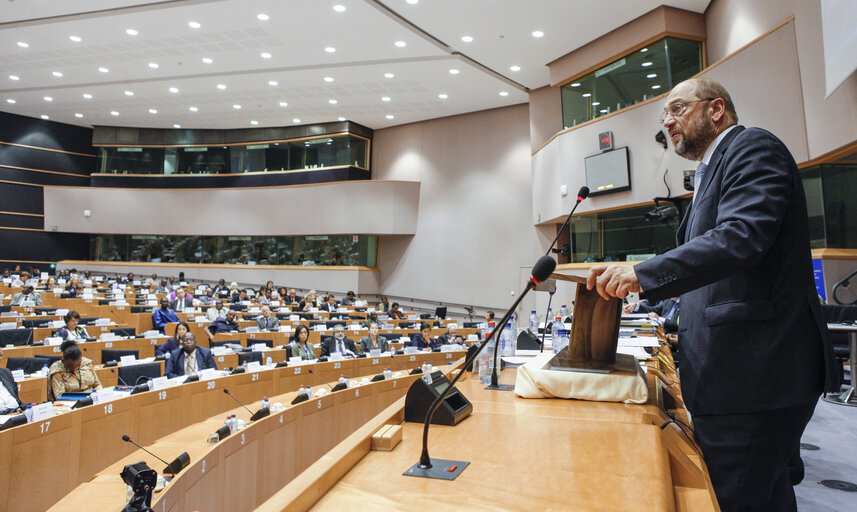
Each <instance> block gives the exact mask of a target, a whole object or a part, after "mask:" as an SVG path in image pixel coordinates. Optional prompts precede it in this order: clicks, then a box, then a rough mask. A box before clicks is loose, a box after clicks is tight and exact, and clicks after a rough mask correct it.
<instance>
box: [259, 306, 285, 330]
mask: <svg viewBox="0 0 857 512" xmlns="http://www.w3.org/2000/svg"><path fill="white" fill-rule="evenodd" d="M256 327H258V328H259V330H260V331H276V330H277V329H279V328H280V321H279V320H277V317H275V316H271V308H269V307H268V306H262V314H261V315H259V316H258V317H256Z"/></svg>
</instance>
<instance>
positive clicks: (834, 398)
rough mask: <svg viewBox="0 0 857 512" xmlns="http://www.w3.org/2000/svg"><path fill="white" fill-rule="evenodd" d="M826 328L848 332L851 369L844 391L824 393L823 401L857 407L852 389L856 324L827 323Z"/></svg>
mask: <svg viewBox="0 0 857 512" xmlns="http://www.w3.org/2000/svg"><path fill="white" fill-rule="evenodd" d="M827 328H828V329H829V330H831V331H835V332H847V333H848V347H849V349H848V350H849V353H850V356H849V358H848V359H849V360H850V361H851V363H850V370H851V384H850V385H849V386H848V387H847V388H846V389H845V391H843V392H841V393H839V394H830V395H827V394H825V396H824V398H822V400H824V401H825V402H830V403H832V404H837V405H849V406H851V407H857V395H855V393H854V391H855V389H857V387H855V385H854V382H855V381H854V379H855V378H857V377H855V375H857V325H854V324H827Z"/></svg>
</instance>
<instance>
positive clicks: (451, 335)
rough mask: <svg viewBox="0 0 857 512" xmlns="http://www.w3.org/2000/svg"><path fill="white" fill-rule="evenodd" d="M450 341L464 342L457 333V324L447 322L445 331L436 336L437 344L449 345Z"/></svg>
mask: <svg viewBox="0 0 857 512" xmlns="http://www.w3.org/2000/svg"><path fill="white" fill-rule="evenodd" d="M450 343H464V338H463V337H462V336H461V335H460V334H458V326H457V325H455V324H449V325H448V326H447V327H446V332H445V333H443V334H441V335H440V336H438V337H437V344H438V345H449V344H450Z"/></svg>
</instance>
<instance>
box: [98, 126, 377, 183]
mask: <svg viewBox="0 0 857 512" xmlns="http://www.w3.org/2000/svg"><path fill="white" fill-rule="evenodd" d="M368 155H369V139H366V138H363V137H360V136H356V135H349V134H336V135H325V136H320V137H313V138H308V139H307V138H302V139H297V140H283V141H275V142H264V143H253V144H230V145H225V146H223V145H220V146H181V147H157V148H152V147H111V148H100V150H99V169H100V172H102V173H110V174H230V173H232V174H234V173H248V172H275V171H294V170H310V169H321V168H325V167H344V166H353V167H358V168H361V169H368V168H369V159H368Z"/></svg>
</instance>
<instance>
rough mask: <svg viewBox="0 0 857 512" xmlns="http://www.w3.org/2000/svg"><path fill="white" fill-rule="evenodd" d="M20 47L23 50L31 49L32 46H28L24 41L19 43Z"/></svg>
mask: <svg viewBox="0 0 857 512" xmlns="http://www.w3.org/2000/svg"><path fill="white" fill-rule="evenodd" d="M18 46H20V47H21V48H29V47H30V45H28V44H27V43H25V42H24V41H18Z"/></svg>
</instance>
